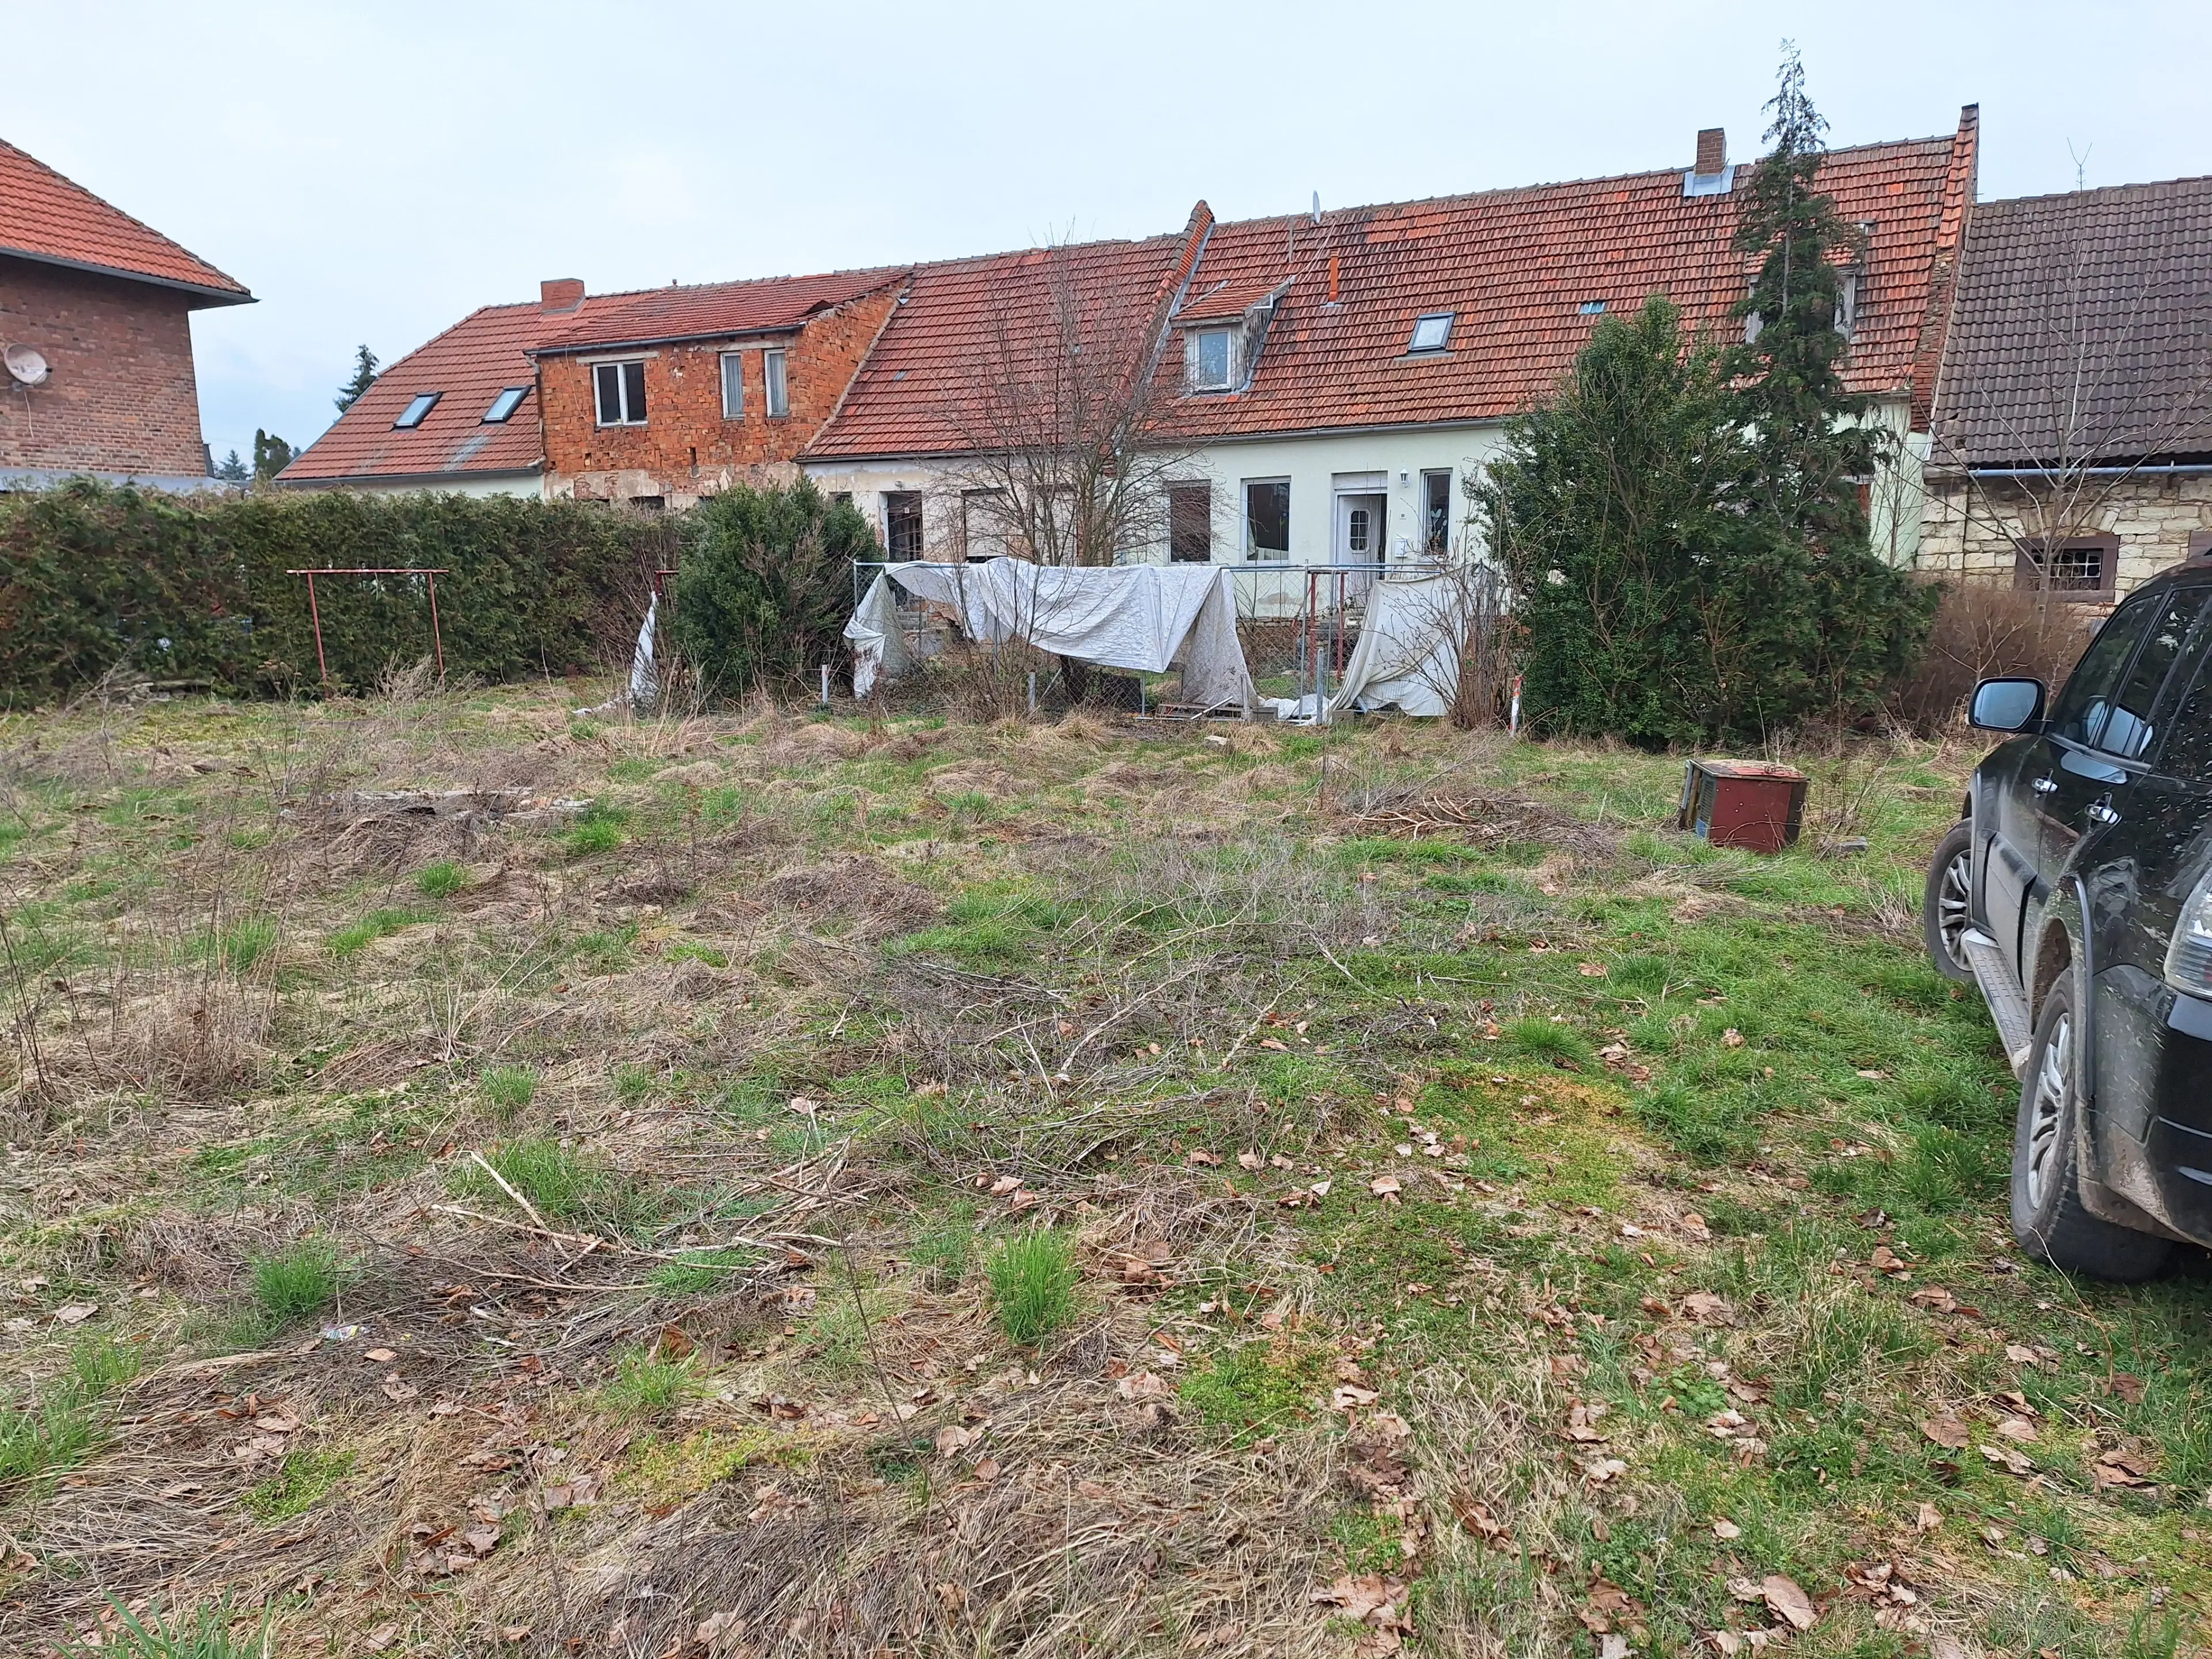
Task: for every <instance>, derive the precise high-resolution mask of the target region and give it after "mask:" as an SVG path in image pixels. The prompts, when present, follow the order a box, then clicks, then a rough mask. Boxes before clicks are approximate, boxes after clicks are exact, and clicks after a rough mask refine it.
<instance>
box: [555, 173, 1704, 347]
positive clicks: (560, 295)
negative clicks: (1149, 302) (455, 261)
mask: <svg viewBox="0 0 2212 1659" xmlns="http://www.w3.org/2000/svg"><path fill="white" fill-rule="evenodd" d="M1703 142H1704V141H1703V140H1702V139H1700V140H1699V143H1703ZM1699 154H1700V155H1702V154H1704V152H1703V151H1702V150H1700V151H1699ZM583 303H584V285H583V283H580V282H579V281H578V280H577V279H576V278H575V277H574V276H556V277H554V278H553V279H552V280H551V281H550V282H544V283H538V310H540V311H542V312H544V313H545V314H546V315H547V316H549V317H554V316H558V315H559V314H560V313H562V312H564V311H574V309H575V308H576V307H578V306H580V305H581V304H583Z"/></svg>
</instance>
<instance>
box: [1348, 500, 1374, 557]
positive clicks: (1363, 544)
mask: <svg viewBox="0 0 2212 1659" xmlns="http://www.w3.org/2000/svg"><path fill="white" fill-rule="evenodd" d="M1369 518H1370V514H1369V513H1368V511H1367V509H1366V508H1365V507H1353V508H1352V511H1351V512H1350V513H1346V515H1345V522H1344V544H1345V545H1346V547H1347V548H1349V549H1350V550H1352V552H1354V553H1364V552H1366V551H1367V532H1368V521H1369Z"/></svg>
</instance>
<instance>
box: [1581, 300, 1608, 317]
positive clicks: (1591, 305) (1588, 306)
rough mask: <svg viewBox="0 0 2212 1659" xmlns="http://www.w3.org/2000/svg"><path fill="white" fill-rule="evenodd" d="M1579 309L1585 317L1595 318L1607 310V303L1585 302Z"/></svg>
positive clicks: (1600, 301) (1599, 301) (1598, 301)
mask: <svg viewBox="0 0 2212 1659" xmlns="http://www.w3.org/2000/svg"><path fill="white" fill-rule="evenodd" d="M1579 308H1580V310H1581V312H1582V313H1583V316H1585V317H1595V316H1596V315H1597V314H1598V313H1600V312H1601V311H1603V310H1604V309H1605V301H1602V300H1585V301H1583V302H1582V305H1581V307H1579Z"/></svg>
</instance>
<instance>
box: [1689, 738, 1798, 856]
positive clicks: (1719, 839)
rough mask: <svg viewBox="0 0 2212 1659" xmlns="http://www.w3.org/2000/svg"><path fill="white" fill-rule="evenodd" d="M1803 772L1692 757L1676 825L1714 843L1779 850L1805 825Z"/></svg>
mask: <svg viewBox="0 0 2212 1659" xmlns="http://www.w3.org/2000/svg"><path fill="white" fill-rule="evenodd" d="M1805 783H1806V779H1805V775H1804V774H1803V773H1802V772H1800V771H1798V770H1797V769H1796V768H1795V767H1790V766H1777V765H1774V764H1773V763H1771V762H1767V761H1732V760H1693V761H1692V762H1691V763H1690V768H1689V771H1688V773H1687V774H1686V775H1685V776H1684V778H1683V780H1682V811H1681V815H1680V817H1679V818H1678V819H1677V820H1676V823H1675V827H1676V828H1678V829H1688V830H1692V831H1693V832H1695V833H1696V834H1698V835H1699V836H1703V837H1704V838H1705V840H1707V841H1709V842H1711V843H1712V844H1713V845H1714V846H1716V847H1741V848H1744V849H1745V850H1746V851H1747V852H1753V853H1778V852H1780V851H1781V850H1782V849H1783V848H1785V847H1794V846H1796V844H1797V834H1798V831H1799V830H1800V829H1802V828H1803V827H1804V823H1805Z"/></svg>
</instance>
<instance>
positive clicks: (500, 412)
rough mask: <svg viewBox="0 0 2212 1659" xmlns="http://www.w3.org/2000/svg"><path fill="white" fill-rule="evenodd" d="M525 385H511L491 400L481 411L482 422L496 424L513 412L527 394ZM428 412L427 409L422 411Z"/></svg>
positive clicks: (527, 388)
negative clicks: (488, 405) (489, 404)
mask: <svg viewBox="0 0 2212 1659" xmlns="http://www.w3.org/2000/svg"><path fill="white" fill-rule="evenodd" d="M529 392H530V388H529V387H528V386H509V387H507V390H506V391H504V392H501V393H500V394H499V396H498V397H496V398H493V399H492V400H491V407H490V408H489V409H487V410H484V412H483V417H484V424H485V425H486V426H496V425H498V424H499V422H501V421H503V420H505V419H506V418H507V416H510V415H512V414H513V413H514V410H515V407H516V405H517V404H520V403H521V401H522V400H523V398H525V397H526V396H527V395H528V394H529ZM424 412H425V413H428V411H427V410H426V411H424Z"/></svg>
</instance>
